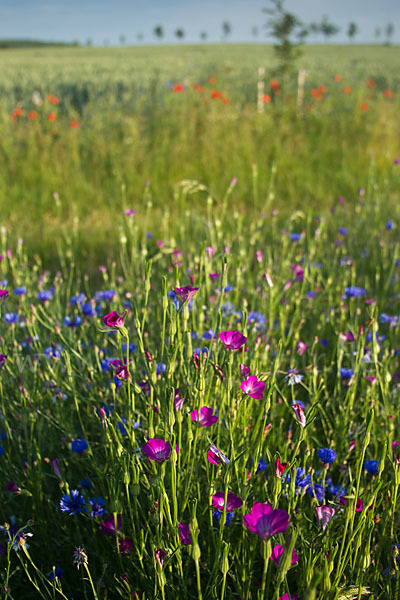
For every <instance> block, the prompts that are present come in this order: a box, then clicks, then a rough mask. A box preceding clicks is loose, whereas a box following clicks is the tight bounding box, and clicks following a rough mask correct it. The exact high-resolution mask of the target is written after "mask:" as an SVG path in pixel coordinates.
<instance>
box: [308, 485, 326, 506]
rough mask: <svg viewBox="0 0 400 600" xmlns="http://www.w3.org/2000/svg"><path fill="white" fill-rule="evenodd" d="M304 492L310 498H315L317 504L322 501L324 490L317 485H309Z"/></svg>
mask: <svg viewBox="0 0 400 600" xmlns="http://www.w3.org/2000/svg"><path fill="white" fill-rule="evenodd" d="M306 492H307V494H308V495H309V496H311V498H316V499H317V500H318V502H322V501H323V499H324V488H323V487H322V485H320V484H319V483H313V484H311V485H309V486H308V487H307V488H306Z"/></svg>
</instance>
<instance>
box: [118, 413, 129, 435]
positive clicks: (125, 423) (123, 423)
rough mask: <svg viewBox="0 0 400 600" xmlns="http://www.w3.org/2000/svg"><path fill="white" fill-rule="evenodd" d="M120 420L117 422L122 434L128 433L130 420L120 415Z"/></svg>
mask: <svg viewBox="0 0 400 600" xmlns="http://www.w3.org/2000/svg"><path fill="white" fill-rule="evenodd" d="M120 419H121V420H120V421H118V423H117V427H118V429H119V430H120V432H121V435H128V429H127V427H128V421H127V420H126V419H125V417H120Z"/></svg>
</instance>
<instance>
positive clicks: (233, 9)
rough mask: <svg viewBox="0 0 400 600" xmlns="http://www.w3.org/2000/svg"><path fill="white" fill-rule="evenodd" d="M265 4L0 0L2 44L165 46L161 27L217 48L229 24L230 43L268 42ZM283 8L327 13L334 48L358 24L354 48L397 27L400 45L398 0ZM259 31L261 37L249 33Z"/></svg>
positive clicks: (319, 1) (245, 0)
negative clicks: (333, 26) (203, 36)
mask: <svg viewBox="0 0 400 600" xmlns="http://www.w3.org/2000/svg"><path fill="white" fill-rule="evenodd" d="M268 5H270V1H269V0H0V39H22V38H23V39H40V40H48V41H67V42H69V41H78V42H80V43H83V44H84V43H86V42H87V40H91V41H92V43H93V44H94V45H104V44H107V45H119V43H120V37H121V36H124V37H125V40H126V43H127V44H137V43H142V44H154V43H160V42H159V41H157V38H156V37H155V35H154V33H153V30H154V27H155V26H156V25H161V26H162V27H163V29H164V32H165V34H164V37H163V39H162V41H161V43H168V42H169V43H171V42H176V41H177V40H176V38H175V36H174V32H175V30H176V29H177V28H182V29H183V30H184V32H185V37H184V42H186V43H188V42H191V43H193V42H199V41H200V33H201V32H206V33H207V41H209V42H218V41H220V40H221V38H222V23H223V22H224V21H229V23H230V24H231V28H232V33H231V35H230V36H229V40H230V41H232V42H252V41H253V42H256V41H258V42H263V41H266V42H271V41H272V40H271V39H268V38H267V37H266V34H265V30H263V25H264V24H265V22H266V20H267V16H266V15H265V14H263V13H262V9H263V8H265V7H268ZM284 6H285V8H286V9H287V10H289V11H291V12H293V13H294V14H296V15H297V16H298V17H299V18H300V19H301V20H302V21H303V22H304V23H306V24H309V23H311V22H313V21H314V22H315V21H317V22H318V21H320V20H321V18H322V17H323V16H324V15H326V16H327V17H328V18H329V20H330V21H332V22H333V23H335V24H336V25H338V26H339V27H340V32H339V34H338V35H336V36H335V37H334V38H332V42H333V43H339V42H346V41H347V39H348V38H347V36H346V32H347V28H348V24H349V22H350V21H354V22H355V23H356V24H357V26H358V29H359V33H358V35H357V36H356V38H355V41H356V42H360V43H368V42H371V43H376V42H383V41H384V35H383V33H382V34H381V36H380V38H376V36H375V31H376V29H377V28H380V29H381V30H382V32H383V31H384V30H385V29H386V27H387V24H388V23H393V25H394V34H393V36H392V38H391V39H392V42H393V43H397V44H400V0H379V1H377V0H285V2H284ZM254 27H257V28H258V35H254V34H253V33H252V29H253V28H254ZM140 34H141V35H142V36H143V40H142V41H140V42H139V40H138V37H137V36H138V35H140ZM308 41H309V42H318V41H322V39H321V38H318V37H315V36H314V37H312V38H311V37H310V38H309V40H308Z"/></svg>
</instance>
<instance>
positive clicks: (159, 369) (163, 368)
mask: <svg viewBox="0 0 400 600" xmlns="http://www.w3.org/2000/svg"><path fill="white" fill-rule="evenodd" d="M166 369H167V365H165V364H164V363H162V364H161V363H157V367H156V373H157V375H160V374H161V372H162V373H165V371H166Z"/></svg>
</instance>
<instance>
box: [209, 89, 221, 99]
mask: <svg viewBox="0 0 400 600" xmlns="http://www.w3.org/2000/svg"><path fill="white" fill-rule="evenodd" d="M211 98H212V99H213V100H216V99H217V98H222V92H219V91H218V90H211Z"/></svg>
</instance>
